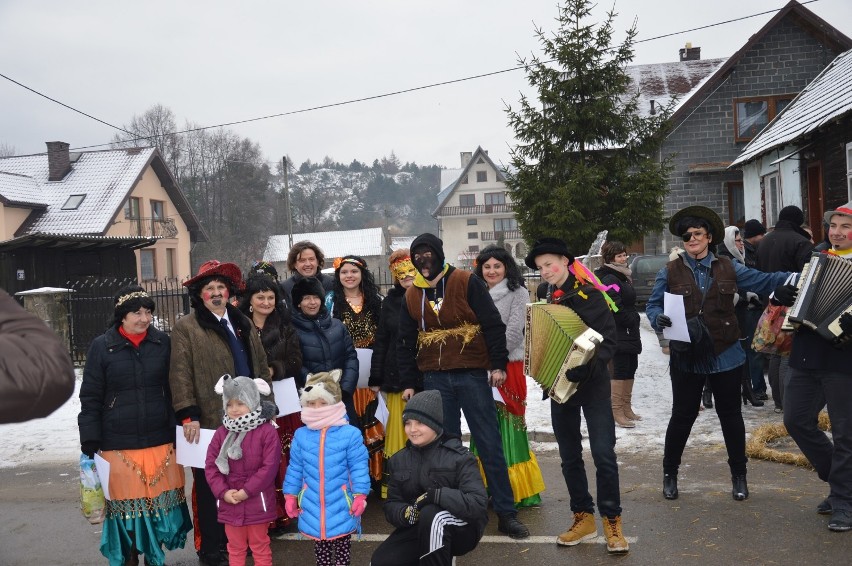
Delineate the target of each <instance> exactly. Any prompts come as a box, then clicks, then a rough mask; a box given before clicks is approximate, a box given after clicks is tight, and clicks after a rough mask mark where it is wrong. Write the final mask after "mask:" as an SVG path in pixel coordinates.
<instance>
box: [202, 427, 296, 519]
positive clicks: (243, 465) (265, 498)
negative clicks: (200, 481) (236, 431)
mask: <svg viewBox="0 0 852 566" xmlns="http://www.w3.org/2000/svg"><path fill="white" fill-rule="evenodd" d="M227 435H228V430H227V429H226V428H225V427H224V426H220V427H219V428H218V429H217V430H216V434H214V435H213V440H211V441H210V446H208V447H207V459H206V460H205V465H204V475H205V477H206V478H207V483H208V484H209V485H210V491H212V492H213V497H215V498H216V506H217V507H218V508H219V522H220V523H223V524H225V525H233V526H235V527H242V526H245V525H260V524H263V523H268V522H270V521H273V520H275V518H276V517H277V516H278V513H277V509H276V507H275V474H276V473H278V465H279V463H280V462H281V441H280V440H278V432H277V431H276V429H275V427H274V426H272V424H271V423H264V424H262V425H260V426H259V427H257V428H256V429H254V430H250V431H248V432H247V433H246V436H245V438H243V441H242V443H241V444H240V446H241V447H242V449H243V457H242V458H240V459H239V460H233V459H231V458H228V466H229V467H230V470H229V472H228V475H225V474H223V473H222V472H220V471H219V468H218V467H217V466H216V458H217V457H218V456H219V451H220V450H221V448H222V443H223V442H224V441H225V437H226V436H227ZM229 489H236V490H240V489H244V490H245V492H246V495H248V499H246V500H245V501H242V502H240V503H238V504H236V505H233V504H231V503H228V502H227V501H225V500H224V499H223V498H224V496H225V492H226V491H228V490H229Z"/></svg>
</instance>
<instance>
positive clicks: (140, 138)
mask: <svg viewBox="0 0 852 566" xmlns="http://www.w3.org/2000/svg"><path fill="white" fill-rule="evenodd" d="M818 1H819V0H806V1H804V2H801V4H802V5H805V4H812V3H814V2H818ZM782 9H783V7H782V8H777V9H775V10H766V11H764V12H759V13H757V14H751V15H748V16H742V17H740V18H734V19H731V20H725V21H722V22H716V23H713V24H708V25H706V26H699V27H696V28H692V29H687V30H683V31H677V32H672V33H667V34H663V35H658V36H654V37H649V38H646V39H638V40H636V41H634V42H633V43H634V44H636V43H645V42H648V41H654V40H657V39H663V38H666V37H672V36H675V35H680V34H684V33H690V32H693V31H699V30H704V29H709V28H713V27H717V26H722V25H726V24H730V23H734V22H739V21H743V20H747V19H750V18H755V17H758V16H763V15H766V14H772V13H775V12H778V11H780V10H782ZM554 61H555V60H554V59H551V60H549V61H541V62H540V64H547V63H552V62H554ZM528 67H529V65H519V66H516V67H511V68H508V69H501V70H499V71H492V72H489V73H481V74H478V75H472V76H468V77H462V78H459V79H451V80H447V81H441V82H437V83H431V84H428V85H422V86H417V87H412V88H407V89H401V90H396V91H392V92H386V93H382V94H375V95H372V96H364V97H360V98H353V99H350V100H344V101H341V102H331V103H329V104H321V105H319V106H310V107H308V108H302V109H299V110H290V111H288V112H279V113H277V114H268V115H266V116H259V117H256V118H247V119H245V120H235V121H232V122H224V123H221V124H215V125H212V126H200V127H198V128H189V129H186V130H178V131H174V132H169V133H167V134H165V135H181V134H189V133H193V132H200V131H204V130H212V129H215V128H223V127H226V126H237V125H239V124H248V123H251V122H259V121H261V120H269V119H271V118H282V117H284V116H293V115H296V114H304V113H307V112H315V111H317V110H325V109H328V108H335V107H339V106H348V105H350V104H357V103H360V102H367V101H370V100H378V99H381V98H388V97H391V96H398V95H401V94H408V93H411V92H417V91H420V90H427V89H431V88H437V87H440V86H447V85H451V84H456V83H461V82H466V81H472V80H477V79H482V78H486V77H491V76H495V75H500V74H503V73H510V72H513V71H519V70H521V69H526V68H528ZM0 77H2V78H4V79H6V80H8V81H10V82H12V83H14V84H16V85H18V86H20V87H22V88H24V89H26V90H28V91H30V92H32V93H34V94H37V95H38V96H41V97H43V98H46V99H47V100H50V101H51V102H55V103H56V104H59V105H60V106H63V107H65V108H68V109H69V110H72V111H74V112H77V113H78V114H82V115H83V116H86V117H87V118H91V119H92V120H95V121H96V122H99V123H101V124H104V125H106V126H109V127H111V128H114V129H116V130H119V131H121V132H124V133H126V134H130V135H131V136H134V137H133V138H132V139H129V140H121V143H130V142H137V141H147V140H150V139H153V138H154V137H157V136H147V137H144V136H139V135H138V134H137V133H134V132H130V131H128V130H125V129H124V128H122V127H119V126H116V125H114V124H110V123H109V122H106V121H104V120H101V119H100V118H97V117H95V116H92V115H91V114H88V113H86V112H83V111H82V110H78V109H77V108H74V107H73V106H70V105H68V104H65V103H63V102H61V101H59V100H56V99H55V98H51V97H50V96H47V95H46V94H43V93H41V92H39V91H37V90H35V89H33V88H31V87H28V86H27V85H25V84H23V83H20V82H18V81H16V80H14V79H12V78H10V77H8V76H6V75H4V74H2V73H0ZM113 143H114V142H109V143H101V144H94V145H86V146H81V147H76V148H73V149H74V151H77V150H82V149H92V148H97V147H106V146H110V145H112V144H113Z"/></svg>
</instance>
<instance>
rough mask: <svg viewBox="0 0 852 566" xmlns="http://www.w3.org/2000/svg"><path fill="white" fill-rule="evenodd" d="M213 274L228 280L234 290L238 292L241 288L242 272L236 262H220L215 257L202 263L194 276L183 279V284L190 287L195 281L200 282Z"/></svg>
mask: <svg viewBox="0 0 852 566" xmlns="http://www.w3.org/2000/svg"><path fill="white" fill-rule="evenodd" d="M215 276H219V277H222V278H223V279H225V280H227V281H230V283H231V286H232V287H233V288H234V290H235V291H238V292H239V291H242V290H243V274H242V272H241V271H240V268H239V267H237V264H235V263H222V262H220V261H219V260H217V259H211V260H210V261H205V262H204V263H202V264H201V267H199V268H198V273H196V274H195V277H192V278H190V279H187V280H186V281H184V282H183V286H184V287H192V286H194V285H195V284H196V283H199V282H201V280H203V279H207V278H208V277H215Z"/></svg>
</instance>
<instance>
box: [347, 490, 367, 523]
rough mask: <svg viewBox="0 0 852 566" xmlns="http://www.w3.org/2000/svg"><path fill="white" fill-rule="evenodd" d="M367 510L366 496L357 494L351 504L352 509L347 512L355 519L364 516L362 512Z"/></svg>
mask: <svg viewBox="0 0 852 566" xmlns="http://www.w3.org/2000/svg"><path fill="white" fill-rule="evenodd" d="M366 509H367V496H366V495H363V494H359V495H356V496H355V501H353V502H352V508H351V509H350V510H349V513H350V514H351V515H354V516H355V517H360V516H361V515H363V514H364V511H365V510H366Z"/></svg>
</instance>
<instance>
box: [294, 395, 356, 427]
mask: <svg viewBox="0 0 852 566" xmlns="http://www.w3.org/2000/svg"><path fill="white" fill-rule="evenodd" d="M302 422H303V423H305V426H307V427H308V428H309V429H311V430H322V429H324V428H328V427H330V426H343V425H347V424H349V420H348V419H347V418H346V406H345V405H344V404H343V401H338V402H337V403H335V404H334V405H325V406H324V407H302Z"/></svg>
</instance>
